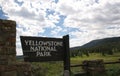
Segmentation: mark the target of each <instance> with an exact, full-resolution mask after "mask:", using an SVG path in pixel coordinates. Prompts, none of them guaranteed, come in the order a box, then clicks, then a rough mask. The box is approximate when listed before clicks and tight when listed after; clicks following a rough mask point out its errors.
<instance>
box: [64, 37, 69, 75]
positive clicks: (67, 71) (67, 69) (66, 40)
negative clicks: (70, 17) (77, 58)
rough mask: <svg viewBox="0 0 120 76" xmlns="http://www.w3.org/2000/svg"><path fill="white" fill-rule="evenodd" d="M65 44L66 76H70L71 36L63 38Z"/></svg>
mask: <svg viewBox="0 0 120 76" xmlns="http://www.w3.org/2000/svg"><path fill="white" fill-rule="evenodd" d="M63 44H64V51H65V52H64V76H70V50H69V35H66V36H63Z"/></svg>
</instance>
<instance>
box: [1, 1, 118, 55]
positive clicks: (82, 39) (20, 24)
mask: <svg viewBox="0 0 120 76" xmlns="http://www.w3.org/2000/svg"><path fill="white" fill-rule="evenodd" d="M18 1H19V2H23V3H22V5H21V6H20V5H19V4H18V3H16V2H14V0H1V1H0V5H1V6H2V9H3V10H4V12H5V13H7V16H8V17H9V19H12V20H15V21H16V22H17V44H16V45H17V49H20V40H19V36H20V35H31V36H38V34H39V35H40V36H41V35H42V34H43V33H44V32H45V31H46V28H49V29H51V30H50V33H49V34H51V35H52V36H53V35H54V36H57V35H60V34H61V33H63V34H65V33H66V31H67V28H70V29H74V28H75V29H77V30H69V34H70V36H71V40H70V45H71V47H73V46H79V45H82V44H84V43H87V42H89V41H91V40H94V39H99V38H105V37H114V36H120V35H119V32H120V8H119V7H120V0H59V1H58V3H57V4H56V3H55V0H18ZM47 10H50V11H54V13H53V14H48V13H46V12H47ZM60 15H63V16H65V17H66V18H65V20H64V21H63V25H59V26H57V25H56V24H57V23H59V20H60ZM64 27H65V28H64ZM63 30H66V31H63ZM20 54H21V52H20Z"/></svg>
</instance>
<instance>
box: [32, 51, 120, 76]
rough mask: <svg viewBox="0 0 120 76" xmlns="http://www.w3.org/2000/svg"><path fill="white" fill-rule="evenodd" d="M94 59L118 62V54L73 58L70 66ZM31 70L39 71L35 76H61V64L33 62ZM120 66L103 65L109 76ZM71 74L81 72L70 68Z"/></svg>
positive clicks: (78, 69) (76, 68)
mask: <svg viewBox="0 0 120 76" xmlns="http://www.w3.org/2000/svg"><path fill="white" fill-rule="evenodd" d="M95 59H103V60H104V62H110V61H118V59H120V53H116V54H114V55H106V56H102V55H101V54H98V53H92V54H90V56H89V57H87V56H83V57H79V56H76V57H73V58H71V65H73V64H81V63H82V61H84V60H95ZM32 66H33V69H37V68H39V70H36V71H35V72H34V74H35V76H63V69H64V67H63V62H62V61H60V62H37V63H36V62H35V63H32ZM119 66H120V64H114V65H112V64H110V65H105V68H106V69H107V70H109V71H110V73H112V74H110V75H109V76H115V75H113V74H114V73H116V71H117V70H119V69H120V67H119ZM71 71H72V73H77V72H80V71H82V70H81V67H72V68H71Z"/></svg>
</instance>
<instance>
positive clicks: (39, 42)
mask: <svg viewBox="0 0 120 76" xmlns="http://www.w3.org/2000/svg"><path fill="white" fill-rule="evenodd" d="M20 38H21V43H22V49H23V54H24V60H25V61H29V62H39V61H62V60H64V47H63V39H62V38H45V37H29V36H21V37H20Z"/></svg>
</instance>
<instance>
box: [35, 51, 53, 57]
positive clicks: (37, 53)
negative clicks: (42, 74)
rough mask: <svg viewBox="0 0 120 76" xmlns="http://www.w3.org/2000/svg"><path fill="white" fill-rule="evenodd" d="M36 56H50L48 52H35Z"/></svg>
mask: <svg viewBox="0 0 120 76" xmlns="http://www.w3.org/2000/svg"><path fill="white" fill-rule="evenodd" d="M36 56H37V57H38V56H51V53H50V52H38V51H37V52H36Z"/></svg>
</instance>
